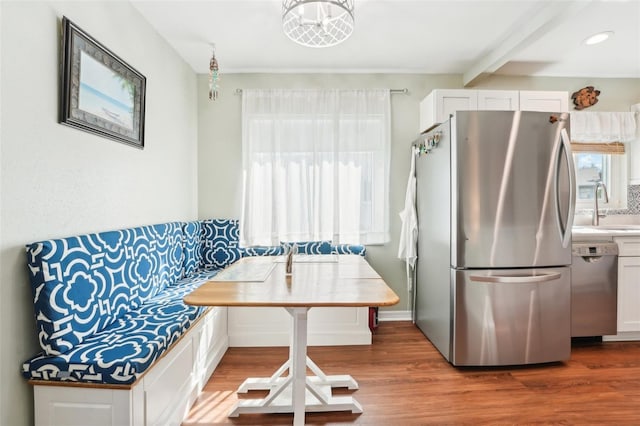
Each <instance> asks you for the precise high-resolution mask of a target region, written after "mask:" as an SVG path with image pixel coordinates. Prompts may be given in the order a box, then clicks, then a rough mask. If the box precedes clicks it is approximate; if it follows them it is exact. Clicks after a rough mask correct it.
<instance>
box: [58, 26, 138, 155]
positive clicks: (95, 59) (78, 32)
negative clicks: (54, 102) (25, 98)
mask: <svg viewBox="0 0 640 426" xmlns="http://www.w3.org/2000/svg"><path fill="white" fill-rule="evenodd" d="M61 77H62V84H61V96H60V99H61V101H60V123H62V124H65V125H68V126H72V127H76V128H79V129H82V130H85V131H87V132H91V133H94V134H97V135H100V136H103V137H106V138H110V139H114V140H116V141H119V142H123V143H126V144H129V145H132V146H135V147H137V148H140V149H143V148H144V110H145V91H146V83H147V80H146V78H145V77H144V76H143V75H142V74H140V73H139V72H138V71H136V70H135V69H134V68H132V67H131V66H130V65H128V64H127V63H126V62H124V61H123V60H122V59H120V58H119V57H118V56H117V55H116V54H114V53H113V52H111V51H110V50H109V49H107V48H106V47H105V46H103V45H102V44H100V43H99V42H98V41H96V40H95V39H94V38H93V37H91V36H90V35H89V34H87V33H86V32H85V31H83V30H82V29H80V28H79V27H78V26H77V25H76V24H74V23H73V22H71V21H70V20H69V19H68V18H67V17H66V16H65V17H63V18H62V72H61Z"/></svg>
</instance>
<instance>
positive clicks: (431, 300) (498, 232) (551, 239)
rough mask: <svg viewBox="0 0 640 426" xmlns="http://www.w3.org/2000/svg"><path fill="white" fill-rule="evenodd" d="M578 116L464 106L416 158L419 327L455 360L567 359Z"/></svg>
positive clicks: (508, 362) (476, 362) (509, 362)
mask: <svg viewBox="0 0 640 426" xmlns="http://www.w3.org/2000/svg"><path fill="white" fill-rule="evenodd" d="M568 129H569V114H567V113H554V112H520V111H459V112H457V113H455V114H453V115H452V116H451V118H450V119H449V120H448V121H447V122H445V123H443V124H441V125H439V126H438V127H436V128H434V129H433V130H431V131H430V132H429V133H428V134H427V135H426V137H425V138H424V140H425V145H426V146H424V147H423V149H422V150H421V151H422V152H421V154H420V155H419V156H418V158H417V159H416V179H417V186H416V193H417V196H416V197H417V200H416V209H417V215H418V260H417V266H416V285H415V295H414V297H415V309H414V320H415V323H416V325H417V326H418V327H419V328H420V329H421V330H422V332H423V333H424V334H425V335H426V336H427V337H428V338H429V340H430V341H431V342H432V343H433V344H434V345H435V346H436V348H438V350H439V351H440V352H441V353H442V355H443V356H444V357H445V358H446V359H447V360H448V361H450V362H451V363H452V364H453V365H459V366H464V365H466V366H482V365H487V366H489V365H492V366H499V365H519V364H534V363H543V362H551V361H562V360H567V359H569V356H570V351H571V301H570V297H571V272H570V265H571V225H572V222H573V213H574V206H575V201H574V200H575V196H574V194H575V179H574V170H573V160H572V158H571V149H570V146H569V136H568Z"/></svg>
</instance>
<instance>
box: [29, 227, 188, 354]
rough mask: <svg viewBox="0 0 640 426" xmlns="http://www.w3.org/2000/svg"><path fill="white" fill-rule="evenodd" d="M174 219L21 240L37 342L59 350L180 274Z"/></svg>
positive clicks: (178, 239) (178, 233)
mask: <svg viewBox="0 0 640 426" xmlns="http://www.w3.org/2000/svg"><path fill="white" fill-rule="evenodd" d="M182 238H183V237H182V229H181V225H180V224H178V223H166V224H161V225H152V226H143V227H139V228H131V229H123V230H120V231H110V232H102V233H99V234H89V235H81V236H77V237H70V238H65V239H58V240H48V241H42V242H38V243H34V244H30V245H29V246H27V258H28V265H29V271H30V280H31V290H32V294H33V301H34V307H35V315H36V324H37V327H38V336H39V340H40V345H41V347H42V349H43V350H44V351H45V353H47V354H49V355H54V354H61V353H64V352H66V351H68V350H69V349H71V348H73V347H74V346H76V345H78V344H80V343H82V342H83V341H84V339H85V338H86V337H87V336H92V335H94V334H96V333H98V332H100V331H101V330H103V329H105V328H106V327H107V326H108V325H109V324H111V323H113V322H114V321H115V320H116V319H117V318H119V317H121V316H122V315H124V314H125V313H127V312H129V311H131V310H132V309H135V308H137V307H138V306H140V305H142V304H143V303H144V302H145V301H147V300H149V299H150V298H152V297H153V296H155V295H156V294H157V293H158V292H159V291H161V290H162V289H163V288H164V287H166V286H167V285H168V284H169V283H171V282H175V281H176V280H177V279H178V278H180V277H181V276H182V263H183V253H182V247H181V241H182Z"/></svg>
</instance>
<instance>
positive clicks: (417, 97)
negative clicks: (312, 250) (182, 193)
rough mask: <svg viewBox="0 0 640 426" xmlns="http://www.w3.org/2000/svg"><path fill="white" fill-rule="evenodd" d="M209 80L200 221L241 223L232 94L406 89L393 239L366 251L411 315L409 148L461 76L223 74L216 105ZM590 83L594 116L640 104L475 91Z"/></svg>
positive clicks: (624, 98) (509, 84) (617, 95)
mask: <svg viewBox="0 0 640 426" xmlns="http://www.w3.org/2000/svg"><path fill="white" fill-rule="evenodd" d="M207 85H208V77H207V76H206V75H200V76H198V145H199V158H198V181H199V194H198V200H199V208H198V216H199V217H200V218H201V219H204V218H212V217H228V218H239V217H240V210H241V195H242V180H241V177H242V175H241V169H242V155H241V145H242V136H241V96H240V95H238V94H236V93H235V90H236V89H237V88H239V89H242V88H276V87H277V88H396V89H402V88H408V89H409V95H402V94H394V95H392V97H391V115H392V117H391V121H392V131H391V144H392V147H391V182H390V217H391V241H390V242H389V243H388V244H385V245H382V246H368V247H367V259H368V260H369V262H370V263H371V264H372V266H373V267H374V268H375V269H376V270H377V271H378V273H380V275H382V277H383V278H384V279H385V281H386V282H387V283H388V284H389V285H390V286H391V287H392V288H393V290H394V291H395V292H396V293H397V294H398V296H400V303H398V304H397V305H395V306H393V307H389V308H384V309H385V310H387V311H388V310H395V311H406V310H409V309H410V298H409V295H408V293H407V286H406V278H405V276H406V273H405V268H404V263H403V262H402V261H401V260H399V259H397V257H396V255H397V252H398V243H399V238H400V219H399V216H398V213H399V212H400V211H401V210H402V208H403V204H404V197H405V189H406V184H407V176H408V173H409V157H410V154H409V146H410V144H411V142H412V141H413V139H415V138H416V136H417V132H418V127H419V126H418V110H419V103H420V101H421V100H422V99H423V98H424V97H425V96H426V95H428V94H429V93H430V92H431V90H433V89H437V88H441V89H447V88H451V89H462V88H463V87H462V77H461V76H460V75H425V74H393V75H391V74H224V73H222V75H221V85H222V87H221V94H220V98H219V99H218V100H216V101H209V99H208V97H207ZM587 85H594V86H595V87H596V88H598V89H600V90H601V95H600V101H599V103H598V104H597V105H595V106H594V107H593V109H594V110H601V111H602V110H609V111H628V109H629V106H630V105H631V104H633V103H637V100H638V99H640V80H639V79H578V78H531V77H506V76H492V77H489V78H487V79H485V80H482V81H480V82H479V83H478V84H477V85H476V86H475V87H474V88H494V89H523V90H564V91H568V92H569V95H570V94H571V93H572V92H574V91H576V90H578V89H580V88H582V87H584V86H587Z"/></svg>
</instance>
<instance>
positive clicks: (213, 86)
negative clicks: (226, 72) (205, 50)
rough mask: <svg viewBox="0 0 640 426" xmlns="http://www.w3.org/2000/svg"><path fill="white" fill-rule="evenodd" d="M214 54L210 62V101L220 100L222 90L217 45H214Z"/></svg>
mask: <svg viewBox="0 0 640 426" xmlns="http://www.w3.org/2000/svg"><path fill="white" fill-rule="evenodd" d="M212 48H213V53H212V54H211V60H210V61H209V99H211V100H213V101H215V100H216V99H218V89H219V88H220V86H219V84H218V83H219V82H220V74H219V73H218V61H217V60H216V45H215V44H214V45H212Z"/></svg>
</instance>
